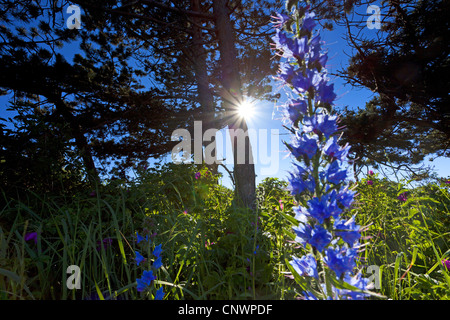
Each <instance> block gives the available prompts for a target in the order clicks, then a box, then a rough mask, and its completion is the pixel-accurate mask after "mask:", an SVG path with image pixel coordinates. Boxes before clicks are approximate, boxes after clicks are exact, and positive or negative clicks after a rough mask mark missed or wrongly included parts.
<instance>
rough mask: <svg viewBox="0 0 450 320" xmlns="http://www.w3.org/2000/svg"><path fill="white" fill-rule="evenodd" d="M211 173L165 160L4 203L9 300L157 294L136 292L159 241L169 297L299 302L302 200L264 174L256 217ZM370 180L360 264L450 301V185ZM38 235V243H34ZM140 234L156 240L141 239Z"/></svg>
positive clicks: (392, 283) (2, 240)
mask: <svg viewBox="0 0 450 320" xmlns="http://www.w3.org/2000/svg"><path fill="white" fill-rule="evenodd" d="M206 170H207V168H197V167H196V166H186V165H182V166H171V165H169V166H161V167H160V168H159V169H156V168H152V169H150V170H144V169H141V171H140V173H139V174H138V179H136V181H134V182H133V183H124V182H123V181H119V180H115V181H111V182H110V183H109V184H107V185H104V186H102V187H101V188H99V189H97V190H95V191H93V190H92V189H85V191H84V192H79V193H74V194H73V195H72V196H65V197H63V196H57V195H53V196H50V195H47V196H45V197H42V196H39V195H38V194H33V193H29V194H28V197H22V198H21V200H12V199H9V201H6V205H5V206H4V207H2V210H1V211H0V226H1V227H0V274H2V277H0V297H1V299H8V300H15V299H38V300H40V299H52V300H61V299H133V300H138V299H152V295H147V294H146V293H145V292H138V291H137V282H136V280H137V279H139V278H141V277H142V275H143V273H142V272H143V270H147V269H146V268H143V267H145V264H143V265H139V266H138V265H137V263H136V260H135V258H136V251H137V252H140V253H141V254H142V255H143V256H144V257H145V258H150V260H151V261H153V262H154V259H155V258H156V257H155V256H153V255H152V254H151V253H152V250H153V249H154V247H155V246H156V245H158V244H162V250H163V251H162V253H161V257H162V266H161V267H160V268H159V269H158V270H157V279H156V280H154V282H155V289H156V288H161V287H162V288H163V290H164V293H165V297H164V299H170V300H173V299H261V298H264V299H293V298H294V297H295V296H296V286H295V285H294V280H293V279H291V278H288V277H286V272H287V271H288V270H287V269H286V266H285V264H284V261H285V259H286V258H288V257H291V256H292V255H293V254H297V255H300V254H304V253H305V252H304V249H303V248H298V247H297V246H296V245H295V243H293V242H292V241H290V239H291V236H292V234H291V233H292V232H291V231H290V226H291V224H290V223H289V222H288V221H287V220H286V219H287V218H288V217H291V219H292V218H293V212H292V207H293V206H294V202H293V198H292V197H291V196H290V195H289V192H288V190H286V188H285V187H286V182H284V181H281V180H277V179H273V178H269V179H266V180H264V181H263V182H262V183H261V184H260V185H259V186H258V195H259V197H258V198H259V199H260V201H259V207H258V208H259V209H258V210H257V214H255V215H249V214H247V212H245V210H244V209H242V208H238V207H235V206H234V205H233V199H232V195H233V192H232V191H231V190H229V189H227V188H225V187H223V186H221V185H219V184H215V183H213V181H215V180H216V179H217V177H213V176H211V177H206ZM197 172H202V176H201V177H200V178H199V179H195V174H196V173H197ZM203 173H205V174H203ZM370 179H371V180H372V181H373V185H368V184H367V183H366V181H367V180H368V179H363V180H361V181H360V183H359V184H358V193H359V196H358V198H357V199H358V200H357V202H356V203H355V204H354V206H353V210H354V211H357V213H358V215H357V217H358V221H357V222H358V224H360V225H361V226H367V225H369V226H368V228H367V229H366V230H365V231H364V232H363V236H364V237H372V238H371V239H370V242H369V245H367V246H366V247H365V248H366V250H365V251H363V252H362V253H361V257H362V258H364V259H362V260H361V263H359V264H358V268H360V269H362V270H365V268H366V267H367V266H369V265H378V266H380V270H381V272H382V274H381V279H382V281H381V289H374V290H375V291H376V292H378V293H380V294H382V295H385V296H387V297H388V298H392V299H444V298H448V297H449V292H448V291H449V287H448V282H446V280H445V279H446V275H445V274H446V272H447V274H448V273H449V272H448V271H445V270H443V269H442V268H441V266H440V264H438V263H437V261H438V257H437V256H439V259H445V258H449V252H448V250H449V249H450V248H449V243H448V226H449V207H450V201H449V191H448V184H446V183H443V182H441V183H437V182H433V183H429V184H427V185H425V186H422V187H416V188H409V189H408V195H407V198H408V200H407V202H401V201H400V200H398V199H397V196H398V194H399V193H402V192H404V191H405V190H406V189H405V187H404V185H400V184H396V183H393V182H389V181H387V180H381V179H378V178H377V176H372V177H371V178H370ZM157 181H159V182H157ZM163 181H166V182H167V183H166V184H163V183H162V182H163ZM169 181H171V183H169ZM183 181H184V182H183ZM205 186H206V187H205ZM205 190H206V191H205ZM181 192H183V195H185V197H180V194H181ZM202 193H203V195H206V197H204V196H202V195H201V194H202ZM280 200H281V203H282V204H283V206H282V207H281V206H280ZM353 213H356V212H352V214H353ZM424 217H425V219H423V218H424ZM425 223H426V224H425ZM32 232H36V233H37V237H36V243H35V242H34V241H33V239H30V240H28V241H27V240H25V239H26V237H25V236H26V235H27V234H29V233H32ZM137 233H139V235H140V236H142V237H144V238H145V237H146V238H147V239H148V240H149V244H150V246H149V248H147V247H146V243H145V242H140V243H139V244H138V243H137ZM434 248H435V249H436V252H437V255H436V253H435V251H434ZM147 250H150V251H147ZM413 258H414V259H413ZM413 260H414V263H413V264H412V267H411V268H409V266H410V265H411V262H412V261H413ZM70 265H78V266H79V267H80V269H81V270H80V271H81V278H80V279H81V283H80V284H81V289H79V290H75V289H74V290H69V289H67V287H66V285H65V283H66V281H67V279H68V277H69V276H70V274H68V273H67V272H66V270H67V267H68V266H70ZM408 268H409V269H408ZM406 271H408V272H407V273H406ZM405 273H406V274H405ZM404 274H405V276H404V277H403V279H402V280H401V281H399V279H400V278H401V277H402V275H404ZM367 276H370V273H368V274H367ZM151 294H155V292H154V291H152V293H151Z"/></svg>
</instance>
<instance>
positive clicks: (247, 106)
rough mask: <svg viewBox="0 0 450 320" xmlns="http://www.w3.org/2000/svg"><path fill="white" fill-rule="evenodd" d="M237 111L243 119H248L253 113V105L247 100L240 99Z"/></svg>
mask: <svg viewBox="0 0 450 320" xmlns="http://www.w3.org/2000/svg"><path fill="white" fill-rule="evenodd" d="M238 113H239V115H240V116H241V117H242V118H244V119H250V118H252V117H253V116H254V114H255V106H254V105H253V103H252V102H250V101H248V100H244V101H242V103H240V104H239V106H238Z"/></svg>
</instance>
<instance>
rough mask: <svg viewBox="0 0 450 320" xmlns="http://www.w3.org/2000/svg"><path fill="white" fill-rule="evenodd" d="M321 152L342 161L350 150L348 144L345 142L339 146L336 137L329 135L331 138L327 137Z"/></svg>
mask: <svg viewBox="0 0 450 320" xmlns="http://www.w3.org/2000/svg"><path fill="white" fill-rule="evenodd" d="M323 152H324V153H325V154H326V155H327V156H330V157H331V158H334V159H337V160H339V161H341V162H342V161H345V160H346V159H347V155H348V153H349V152H350V146H349V145H348V143H347V144H346V145H345V146H344V147H340V146H339V144H338V138H337V137H331V139H328V140H327V142H326V143H325V146H324V147H323Z"/></svg>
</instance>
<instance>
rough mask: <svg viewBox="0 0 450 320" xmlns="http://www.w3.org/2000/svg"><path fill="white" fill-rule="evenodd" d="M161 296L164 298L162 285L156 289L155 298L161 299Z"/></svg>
mask: <svg viewBox="0 0 450 320" xmlns="http://www.w3.org/2000/svg"><path fill="white" fill-rule="evenodd" d="M163 298H164V291H163V287H160V288H159V289H158V290H156V294H155V300H162V299H163Z"/></svg>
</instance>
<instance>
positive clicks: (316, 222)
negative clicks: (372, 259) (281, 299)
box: [272, 4, 373, 299]
mask: <svg viewBox="0 0 450 320" xmlns="http://www.w3.org/2000/svg"><path fill="white" fill-rule="evenodd" d="M297 6H298V7H299V8H297V9H298V10H296V12H297V13H298V15H297V14H296V15H294V16H293V17H291V19H293V20H294V22H295V23H297V28H295V29H292V30H295V32H297V33H296V34H293V33H294V32H293V31H291V29H290V28H285V29H284V30H281V27H279V28H278V29H277V30H276V35H275V36H274V37H273V38H272V39H273V41H274V42H275V48H276V49H277V50H278V51H277V54H278V55H280V56H281V57H282V58H285V59H286V61H282V62H281V63H280V68H279V69H280V70H279V73H278V79H279V80H280V81H282V82H283V83H284V84H285V85H286V87H287V88H289V89H290V90H292V93H293V94H294V95H295V94H296V95H297V96H298V98H290V100H289V101H288V102H287V103H286V104H285V105H284V106H283V109H282V112H283V118H282V119H283V121H284V123H289V124H291V128H290V130H291V132H292V133H293V135H292V141H291V142H290V143H286V146H287V148H288V149H289V151H290V152H291V156H292V157H293V158H294V159H295V160H296V162H297V163H294V170H293V171H291V172H290V173H289V177H288V182H289V183H288V189H289V191H290V192H291V194H292V195H293V196H294V199H295V200H296V202H297V203H298V205H297V206H296V207H294V208H293V211H294V213H295V219H296V220H297V221H298V225H296V226H294V227H293V231H294V232H295V235H296V238H295V241H296V242H298V243H300V244H301V245H302V246H303V247H305V249H308V250H309V252H310V254H308V255H306V256H303V257H294V258H293V259H292V260H291V261H290V262H289V265H290V267H292V269H293V270H295V271H296V272H297V273H298V274H299V275H300V276H305V277H315V278H317V279H319V278H320V277H319V275H324V276H321V277H322V278H323V279H322V280H323V282H324V283H320V279H319V283H318V282H310V281H309V280H306V283H307V284H308V285H317V286H318V288H316V289H315V290H309V289H306V290H305V292H303V294H304V296H305V299H317V298H318V297H319V294H320V298H324V299H336V298H337V299H339V298H343V299H359V298H364V297H365V296H366V294H365V293H360V292H352V291H350V290H341V289H338V288H339V287H334V285H333V284H332V283H331V282H330V279H329V278H328V276H325V275H327V274H331V273H332V272H333V271H334V273H335V275H336V277H337V281H338V282H342V281H345V282H347V283H349V284H351V285H352V286H354V287H356V288H359V289H361V290H365V289H366V285H367V283H368V280H367V279H365V278H362V277H361V275H360V274H358V275H354V274H353V271H354V268H355V267H356V258H357V252H358V251H357V246H358V245H359V239H360V238H361V234H360V226H358V225H357V224H356V223H355V221H354V219H353V218H352V219H346V218H344V217H343V214H344V213H345V211H346V210H347V209H349V208H350V206H351V205H352V203H353V201H354V198H355V195H356V192H355V191H353V190H350V189H349V187H348V178H349V177H350V174H351V172H350V169H351V167H350V164H351V161H350V160H349V158H348V155H349V152H350V146H349V145H348V144H346V145H345V146H341V145H340V144H339V140H340V138H339V137H338V135H337V133H338V130H339V129H340V128H339V127H338V116H337V115H336V114H335V113H334V112H333V109H332V104H333V103H334V100H335V99H336V97H337V96H336V94H335V92H334V85H333V84H332V83H330V82H329V79H328V77H327V73H326V70H325V64H326V62H327V60H328V54H327V53H324V52H322V50H321V40H320V36H319V34H314V31H313V30H314V27H315V25H316V22H315V21H314V17H315V15H314V13H313V12H310V11H309V7H301V5H300V4H297ZM278 20H280V22H281V21H282V23H281V24H279V25H278V26H280V25H283V23H284V22H286V21H288V20H289V18H288V17H287V16H280V18H278ZM288 96H289V97H291V94H288ZM368 184H373V181H372V180H369V181H368ZM308 198H309V199H308ZM300 204H301V205H300ZM319 260H321V261H320V262H321V263H320V264H319V263H318V262H319ZM318 266H320V268H322V269H323V268H325V269H327V270H322V271H330V272H318V270H317V267H318ZM302 283H303V284H305V282H302ZM341 287H342V286H341ZM347 287H348V286H347ZM306 288H308V287H306Z"/></svg>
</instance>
